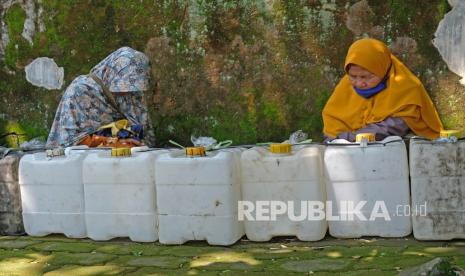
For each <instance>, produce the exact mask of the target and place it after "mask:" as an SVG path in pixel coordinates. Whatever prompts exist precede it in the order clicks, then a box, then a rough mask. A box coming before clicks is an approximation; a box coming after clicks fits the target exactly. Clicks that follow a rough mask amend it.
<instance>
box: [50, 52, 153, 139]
mask: <svg viewBox="0 0 465 276" xmlns="http://www.w3.org/2000/svg"><path fill="white" fill-rule="evenodd" d="M149 79H150V65H149V60H148V58H147V56H146V55H145V54H143V53H141V52H138V51H136V50H134V49H131V48H129V47H122V48H120V49H118V50H116V51H115V52H113V53H112V54H110V55H109V56H108V57H106V58H105V59H104V60H102V61H101V62H100V63H99V64H97V65H96V66H95V67H94V68H93V69H92V70H91V73H90V74H89V75H84V76H79V77H77V78H76V79H74V81H73V82H72V83H71V84H70V85H69V86H68V88H67V89H66V91H65V93H64V95H63V98H62V99H61V102H60V104H59V106H58V109H57V112H56V115H55V119H54V121H53V125H52V129H51V131H50V134H49V136H48V140H47V146H48V147H57V146H64V147H67V146H72V145H76V144H79V143H80V142H81V141H83V140H84V139H86V138H88V137H89V135H90V134H92V133H94V132H96V131H97V130H98V128H99V127H101V126H103V125H106V124H110V123H112V122H115V121H117V120H119V119H127V120H128V121H129V122H130V123H131V124H133V125H141V126H143V133H144V138H143V140H142V142H143V143H145V144H146V145H148V146H153V145H154V140H155V137H154V133H153V130H152V126H151V122H150V118H149V115H148V111H147V105H146V102H145V99H144V94H143V91H146V90H148V88H149ZM104 90H107V93H108V91H109V93H108V94H111V95H112V97H108V96H107V94H106V93H105V92H104ZM112 99H114V100H112ZM112 101H113V102H112Z"/></svg>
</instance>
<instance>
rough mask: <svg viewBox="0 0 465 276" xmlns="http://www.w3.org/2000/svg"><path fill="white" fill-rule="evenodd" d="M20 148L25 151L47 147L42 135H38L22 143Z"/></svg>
mask: <svg viewBox="0 0 465 276" xmlns="http://www.w3.org/2000/svg"><path fill="white" fill-rule="evenodd" d="M19 148H20V149H22V150H24V151H30V150H41V149H45V141H44V140H43V138H42V137H36V138H33V139H31V140H29V141H26V142H23V143H21V144H20V145H19Z"/></svg>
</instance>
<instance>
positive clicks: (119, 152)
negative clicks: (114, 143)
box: [111, 148, 131, 157]
mask: <svg viewBox="0 0 465 276" xmlns="http://www.w3.org/2000/svg"><path fill="white" fill-rule="evenodd" d="M111 156H113V157H127V156H131V148H112V149H111Z"/></svg>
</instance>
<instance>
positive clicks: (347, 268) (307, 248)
mask: <svg viewBox="0 0 465 276" xmlns="http://www.w3.org/2000/svg"><path fill="white" fill-rule="evenodd" d="M437 256H442V257H445V258H448V259H449V260H450V262H451V263H453V264H454V265H457V266H460V267H462V268H465V241H464V240H461V241H452V242H420V241H416V240H414V239H413V238H412V237H408V238H403V239H375V238H369V239H346V240H339V239H334V238H331V237H327V238H325V239H324V240H322V241H319V242H300V241H297V240H295V239H292V238H279V239H274V240H272V241H271V242H268V243H255V242H249V241H247V240H242V241H240V242H238V243H237V244H235V245H234V246H231V247H217V246H208V245H207V244H206V243H204V242H195V243H187V244H185V245H182V246H166V245H161V244H159V243H144V244H142V243H135V242H130V241H129V240H126V239H118V240H112V241H108V242H94V241H91V240H88V239H83V240H76V239H68V238H65V237H64V236H60V235H52V236H47V237H43V238H33V237H26V236H23V237H9V236H6V237H5V236H4V237H0V275H28V276H29V275H42V274H45V275H121V274H122V275H172V274H179V275H184V274H187V275H197V274H201V275H205V274H206V275H223V274H226V275H228V274H229V275H233V274H238V272H240V273H247V274H255V275H270V274H271V275H273V274H274V275H289V274H295V273H307V274H314V275H334V274H343V275H377V276H380V275H395V274H397V273H398V272H400V271H402V270H405V269H407V268H409V267H413V266H416V265H419V264H423V263H425V262H428V261H429V260H431V259H433V258H435V257H437Z"/></svg>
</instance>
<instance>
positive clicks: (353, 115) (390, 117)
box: [323, 38, 442, 141]
mask: <svg viewBox="0 0 465 276" xmlns="http://www.w3.org/2000/svg"><path fill="white" fill-rule="evenodd" d="M344 69H345V71H346V74H345V76H344V77H343V78H342V80H341V81H340V82H339V84H338V85H337V86H336V88H335V90H334V92H333V94H332V95H331V97H330V98H329V100H328V102H327V103H326V106H325V108H324V109H323V123H324V128H323V132H324V134H325V136H326V138H327V140H329V139H334V138H342V139H346V140H349V141H354V140H355V135H356V134H357V133H362V132H371V133H375V136H376V140H382V139H384V138H385V137H387V136H390V135H398V136H404V135H406V134H407V133H408V132H409V131H410V130H411V131H413V132H414V133H415V134H416V135H418V136H423V137H426V138H429V139H434V138H437V137H439V132H440V131H441V129H442V124H441V121H440V119H439V116H438V114H437V112H436V109H435V108H434V105H433V103H432V101H431V99H430V97H429V96H428V93H427V92H426V90H425V88H424V87H423V85H422V84H421V82H420V80H419V79H418V78H417V77H416V76H415V75H414V74H413V73H412V72H410V70H409V69H408V68H407V67H406V66H405V65H404V64H403V63H402V62H401V61H400V60H399V59H397V58H396V57H395V56H394V55H393V54H391V52H390V51H389V49H388V48H387V46H386V45H385V44H384V43H383V42H381V41H378V40H376V39H368V38H367V39H360V40H357V41H356V42H354V43H353V44H352V45H351V46H350V48H349V51H348V53H347V57H346V60H345V64H344Z"/></svg>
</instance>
